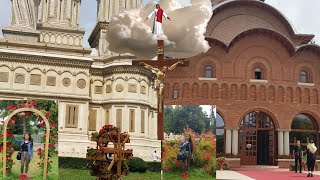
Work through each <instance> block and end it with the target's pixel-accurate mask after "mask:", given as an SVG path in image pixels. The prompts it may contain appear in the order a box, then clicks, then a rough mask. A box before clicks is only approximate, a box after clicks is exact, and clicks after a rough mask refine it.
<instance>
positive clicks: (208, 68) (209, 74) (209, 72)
mask: <svg viewBox="0 0 320 180" xmlns="http://www.w3.org/2000/svg"><path fill="white" fill-rule="evenodd" d="M204 77H206V78H213V72H212V67H211V66H206V67H205V68H204Z"/></svg>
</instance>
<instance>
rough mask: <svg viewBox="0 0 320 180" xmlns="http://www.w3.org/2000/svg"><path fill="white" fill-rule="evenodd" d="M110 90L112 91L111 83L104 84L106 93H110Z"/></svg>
mask: <svg viewBox="0 0 320 180" xmlns="http://www.w3.org/2000/svg"><path fill="white" fill-rule="evenodd" d="M111 91H112V87H111V85H107V86H106V92H107V93H111Z"/></svg>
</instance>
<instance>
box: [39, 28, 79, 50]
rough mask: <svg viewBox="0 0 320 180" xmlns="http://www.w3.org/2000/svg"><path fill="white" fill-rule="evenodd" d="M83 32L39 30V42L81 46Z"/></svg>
mask: <svg viewBox="0 0 320 180" xmlns="http://www.w3.org/2000/svg"><path fill="white" fill-rule="evenodd" d="M82 41H83V34H74V33H65V32H63V33H62V32H54V31H41V34H40V42H41V43H47V44H56V45H65V46H76V47H82Z"/></svg>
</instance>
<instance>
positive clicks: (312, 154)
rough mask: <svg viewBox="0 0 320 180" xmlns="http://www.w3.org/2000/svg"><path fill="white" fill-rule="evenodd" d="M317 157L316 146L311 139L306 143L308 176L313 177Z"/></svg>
mask: <svg viewBox="0 0 320 180" xmlns="http://www.w3.org/2000/svg"><path fill="white" fill-rule="evenodd" d="M316 159H317V147H316V146H315V144H314V142H313V140H310V143H309V144H308V145H307V166H308V177H313V170H314V165H315V163H316Z"/></svg>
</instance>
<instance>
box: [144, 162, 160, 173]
mask: <svg viewBox="0 0 320 180" xmlns="http://www.w3.org/2000/svg"><path fill="white" fill-rule="evenodd" d="M147 170H148V171H150V172H161V162H147Z"/></svg>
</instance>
